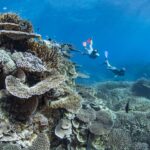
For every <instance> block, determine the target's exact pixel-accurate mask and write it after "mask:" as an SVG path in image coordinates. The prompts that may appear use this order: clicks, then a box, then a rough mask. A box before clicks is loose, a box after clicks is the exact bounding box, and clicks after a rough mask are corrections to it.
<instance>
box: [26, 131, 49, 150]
mask: <svg viewBox="0 0 150 150" xmlns="http://www.w3.org/2000/svg"><path fill="white" fill-rule="evenodd" d="M29 150H50V142H49V138H48V136H47V134H44V133H40V134H39V135H38V137H37V138H36V139H35V141H33V145H32V146H31V147H29Z"/></svg>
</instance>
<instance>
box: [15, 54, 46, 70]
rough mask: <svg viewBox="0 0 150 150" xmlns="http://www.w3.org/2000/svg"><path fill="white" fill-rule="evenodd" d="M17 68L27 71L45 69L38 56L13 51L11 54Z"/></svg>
mask: <svg viewBox="0 0 150 150" xmlns="http://www.w3.org/2000/svg"><path fill="white" fill-rule="evenodd" d="M12 59H13V60H14V62H15V64H16V66H17V68H19V69H22V70H24V71H27V72H44V71H47V69H46V68H45V66H44V64H43V62H42V61H41V59H40V58H38V57H36V56H34V55H32V54H31V53H27V52H25V53H22V52H15V53H13V54H12Z"/></svg>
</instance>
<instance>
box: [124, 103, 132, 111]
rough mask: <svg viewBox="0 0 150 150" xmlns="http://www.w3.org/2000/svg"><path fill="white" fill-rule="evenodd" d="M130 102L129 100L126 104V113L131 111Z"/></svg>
mask: <svg viewBox="0 0 150 150" xmlns="http://www.w3.org/2000/svg"><path fill="white" fill-rule="evenodd" d="M130 110H131V109H130V100H128V102H127V103H126V106H125V112H126V113H128V112H129V111H130Z"/></svg>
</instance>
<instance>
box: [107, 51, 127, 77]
mask: <svg viewBox="0 0 150 150" xmlns="http://www.w3.org/2000/svg"><path fill="white" fill-rule="evenodd" d="M104 54H105V64H106V66H107V69H108V70H110V71H111V72H113V73H114V74H115V77H118V76H124V75H125V72H126V68H121V69H118V68H117V67H115V66H112V65H110V63H109V61H108V51H105V53H104Z"/></svg>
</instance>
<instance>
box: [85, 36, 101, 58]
mask: <svg viewBox="0 0 150 150" xmlns="http://www.w3.org/2000/svg"><path fill="white" fill-rule="evenodd" d="M83 46H84V49H85V50H86V52H84V53H82V54H83V55H89V57H90V58H97V57H98V56H99V55H100V54H99V53H98V50H97V49H93V40H92V39H91V38H89V39H88V40H87V41H86V42H83Z"/></svg>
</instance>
